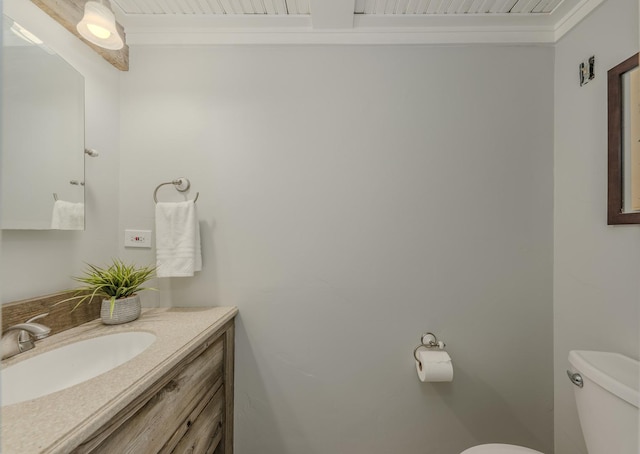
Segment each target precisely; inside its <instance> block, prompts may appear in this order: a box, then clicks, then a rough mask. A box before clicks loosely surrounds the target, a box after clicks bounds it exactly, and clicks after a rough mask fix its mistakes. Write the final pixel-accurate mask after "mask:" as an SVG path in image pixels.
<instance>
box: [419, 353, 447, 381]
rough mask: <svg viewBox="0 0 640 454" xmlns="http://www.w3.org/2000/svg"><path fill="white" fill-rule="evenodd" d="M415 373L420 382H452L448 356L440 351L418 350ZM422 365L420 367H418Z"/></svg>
mask: <svg viewBox="0 0 640 454" xmlns="http://www.w3.org/2000/svg"><path fill="white" fill-rule="evenodd" d="M417 356H418V359H419V360H420V362H418V361H416V371H418V377H419V378H420V381H423V382H425V381H428V382H443V381H452V380H453V364H452V363H451V357H450V356H449V354H448V353H447V352H445V351H442V350H420V351H418V353H417ZM420 363H422V367H420Z"/></svg>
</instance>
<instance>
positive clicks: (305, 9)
mask: <svg viewBox="0 0 640 454" xmlns="http://www.w3.org/2000/svg"><path fill="white" fill-rule="evenodd" d="M297 1H298V11H299V13H300V14H309V0H297Z"/></svg>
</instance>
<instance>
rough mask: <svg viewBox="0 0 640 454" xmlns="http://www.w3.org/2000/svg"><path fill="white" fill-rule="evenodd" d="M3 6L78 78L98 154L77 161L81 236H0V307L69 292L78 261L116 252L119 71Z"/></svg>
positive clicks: (46, 24) (46, 20)
mask: <svg viewBox="0 0 640 454" xmlns="http://www.w3.org/2000/svg"><path fill="white" fill-rule="evenodd" d="M3 3H4V6H3V8H4V12H5V13H6V14H7V15H9V16H10V17H12V18H13V19H15V20H16V21H17V22H19V23H20V24H21V25H23V26H24V27H26V28H27V29H31V30H33V31H34V32H35V33H36V34H37V35H38V36H39V37H40V38H41V39H43V40H44V41H45V42H46V43H47V45H49V47H51V48H52V49H53V50H54V51H56V52H57V53H58V54H59V55H61V56H62V57H63V58H64V59H66V60H67V61H68V62H69V63H70V64H71V65H72V66H74V67H75V68H76V69H77V70H78V71H79V72H80V73H81V74H83V76H84V77H85V96H86V98H85V143H86V145H87V147H90V148H95V149H97V150H99V152H100V157H98V158H88V159H86V162H85V180H86V186H85V201H86V211H85V222H86V231H83V232H72V231H18V230H5V231H3V233H2V255H1V258H0V267H1V268H0V269H1V271H0V272H1V276H2V302H3V303H6V302H11V301H15V300H19V299H24V298H30V297H34V296H38V295H45V294H48V293H53V292H57V291H60V290H62V289H65V288H70V287H72V286H73V285H74V283H73V281H71V280H70V279H69V276H71V275H77V274H78V273H80V272H81V270H82V268H83V267H84V262H92V263H94V262H102V261H105V260H108V259H109V258H110V257H115V256H116V255H117V253H118V249H117V244H116V241H117V239H118V235H117V231H118V191H119V190H118V182H119V175H118V172H119V150H118V146H119V143H118V142H119V139H118V135H119V132H118V128H119V123H118V115H119V112H118V110H119V97H118V90H119V72H118V71H117V70H116V69H115V68H113V67H112V66H111V65H110V64H108V63H107V62H105V61H104V60H103V59H102V58H101V57H99V56H98V55H97V54H95V53H94V52H93V51H92V50H91V49H90V48H89V47H87V46H85V45H84V44H83V43H82V42H80V41H79V40H78V39H77V38H76V37H75V36H73V35H72V34H70V33H69V32H67V31H66V30H65V29H64V28H62V26H60V25H59V24H58V23H57V22H55V21H54V20H53V19H51V18H50V17H49V16H47V15H46V14H45V13H44V12H42V11H41V10H40V9H39V8H37V7H36V6H35V5H34V4H33V3H31V2H30V1H28V0H4V2H3ZM36 133H37V132H36ZM33 165H34V166H38V165H39V164H38V163H37V162H34V163H33ZM15 190H16V191H28V190H29V188H28V187H22V188H15Z"/></svg>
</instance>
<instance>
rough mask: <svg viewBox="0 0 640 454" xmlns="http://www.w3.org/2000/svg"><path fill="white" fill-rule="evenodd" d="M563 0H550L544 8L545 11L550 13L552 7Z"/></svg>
mask: <svg viewBox="0 0 640 454" xmlns="http://www.w3.org/2000/svg"><path fill="white" fill-rule="evenodd" d="M562 1H563V0H551V1H550V2H549V4H548V5H547V7H546V8H545V9H544V12H545V13H552V12H553V10H554V9H556V7H557V6H558V5H559V4H560V3H561V2H562Z"/></svg>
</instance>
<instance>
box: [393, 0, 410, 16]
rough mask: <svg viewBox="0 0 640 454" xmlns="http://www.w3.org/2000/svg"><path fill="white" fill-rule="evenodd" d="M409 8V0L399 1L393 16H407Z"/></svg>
mask: <svg viewBox="0 0 640 454" xmlns="http://www.w3.org/2000/svg"><path fill="white" fill-rule="evenodd" d="M408 6H409V0H398V1H397V2H396V6H395V8H394V11H393V14H400V15H402V14H407V7H408Z"/></svg>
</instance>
